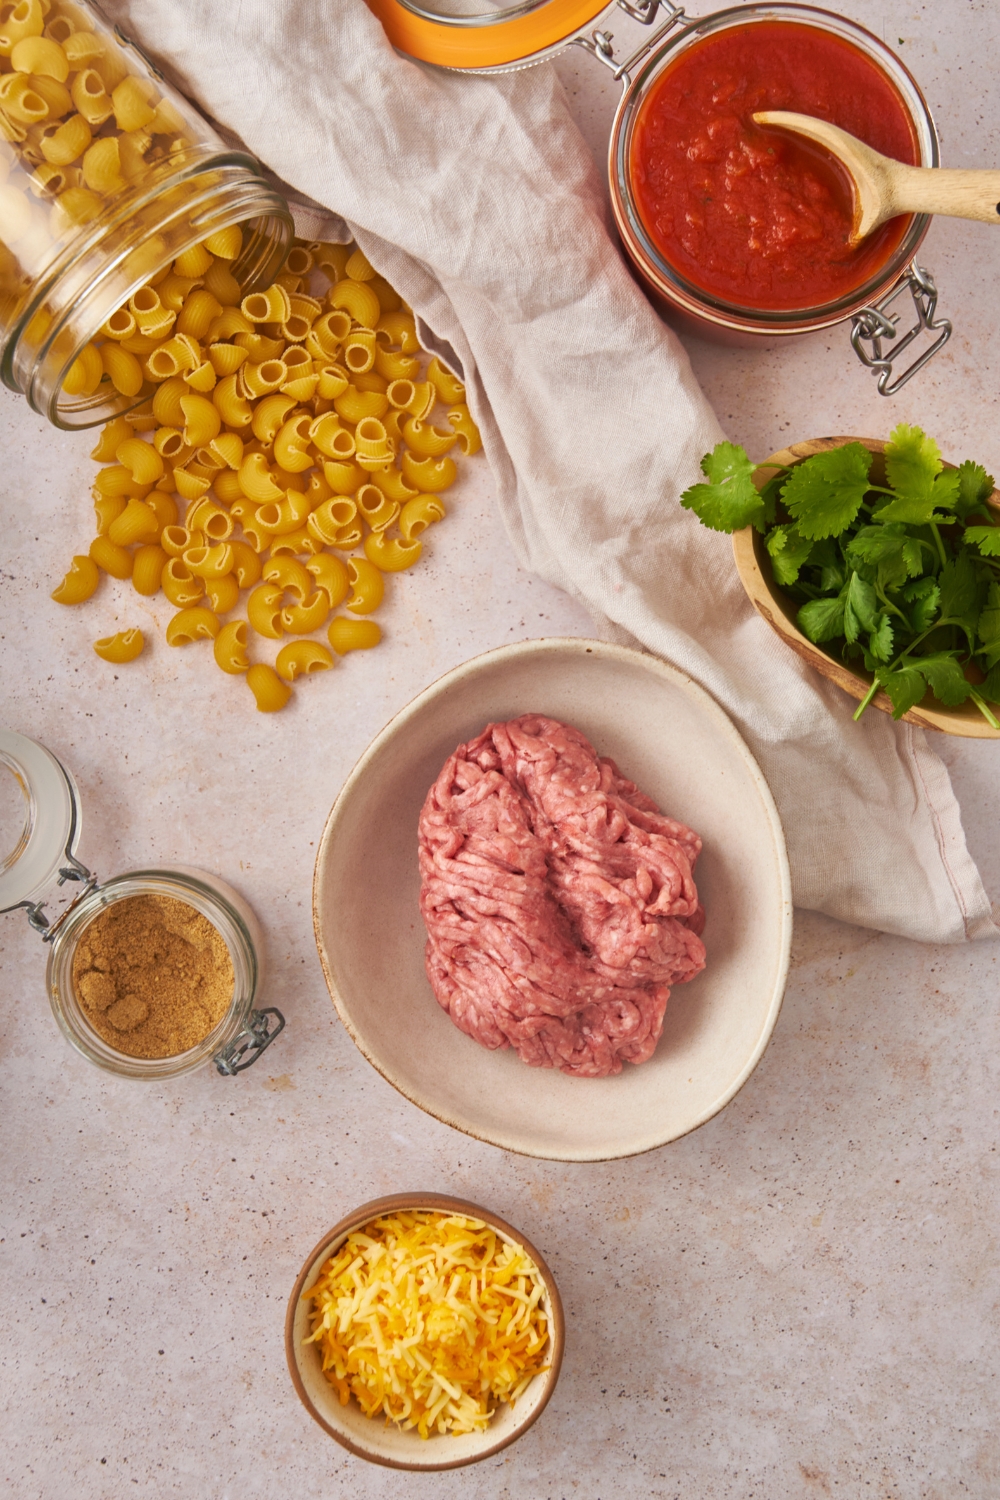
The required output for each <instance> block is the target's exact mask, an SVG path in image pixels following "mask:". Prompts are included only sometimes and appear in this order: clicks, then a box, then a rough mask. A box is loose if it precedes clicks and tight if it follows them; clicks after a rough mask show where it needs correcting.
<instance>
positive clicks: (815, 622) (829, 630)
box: [795, 593, 844, 646]
mask: <svg viewBox="0 0 1000 1500" xmlns="http://www.w3.org/2000/svg"><path fill="white" fill-rule="evenodd" d="M795 618H796V620H797V622H798V626H799V629H800V630H801V631H802V634H803V635H807V636H808V637H809V639H810V640H811V641H812V642H813V644H814V645H816V646H818V645H819V644H820V643H821V642H822V641H832V640H833V639H834V637H836V636H838V635H843V633H844V596H843V593H841V594H838V596H837V598H836V599H810V600H809V603H808V604H803V606H802V608H801V609H800V610H799V612H798V614H797V615H796V617H795Z"/></svg>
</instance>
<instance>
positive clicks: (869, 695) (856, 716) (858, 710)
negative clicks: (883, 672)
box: [854, 678, 880, 724]
mask: <svg viewBox="0 0 1000 1500" xmlns="http://www.w3.org/2000/svg"><path fill="white" fill-rule="evenodd" d="M879 686H880V683H879V681H878V678H876V679H875V681H874V682H873V683H872V685H871V687H870V688H869V689H868V691H867V693H866V694H865V696H864V697H863V698H862V700H861V702H860V703H859V704H858V706H857V708H856V709H855V711H854V722H855V724H856V723H857V722H858V720H859V719H860V718H861V715H862V714H863V713H864V711H865V709H866V708H867V707H868V705H869V703H870V702H871V701H872V699H873V698H874V696H875V694H876V693H877V692H878V690H879Z"/></svg>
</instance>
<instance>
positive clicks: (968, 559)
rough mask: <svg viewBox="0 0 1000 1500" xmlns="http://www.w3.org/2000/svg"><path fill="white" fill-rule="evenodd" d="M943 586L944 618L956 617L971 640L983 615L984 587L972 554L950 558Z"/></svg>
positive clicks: (941, 581)
mask: <svg viewBox="0 0 1000 1500" xmlns="http://www.w3.org/2000/svg"><path fill="white" fill-rule="evenodd" d="M938 583H939V585H940V588H941V618H942V619H943V620H953V621H954V622H955V623H956V624H957V625H959V626H961V628H962V629H963V630H964V631H965V633H966V635H967V636H968V637H969V640H970V643H972V638H973V636H974V635H975V631H976V621H977V619H978V617H979V605H980V594H981V588H980V584H979V580H978V579H977V577H976V569H975V564H974V563H973V561H972V554H971V553H969V552H965V551H963V552H960V553H959V554H958V556H957V557H950V558H949V559H948V561H947V562H946V563H945V565H944V567H943V568H942V569H941V572H940V574H939V576H938Z"/></svg>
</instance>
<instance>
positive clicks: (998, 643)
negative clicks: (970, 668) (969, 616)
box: [976, 583, 1000, 671]
mask: <svg viewBox="0 0 1000 1500" xmlns="http://www.w3.org/2000/svg"><path fill="white" fill-rule="evenodd" d="M976 634H977V636H978V637H979V641H980V643H981V646H982V652H981V654H982V656H983V657H984V659H985V665H986V666H987V667H988V668H989V669H990V670H991V671H992V669H993V668H994V667H995V666H996V664H997V662H1000V585H998V584H995V583H991V584H990V592H989V598H988V599H987V601H986V607H985V609H983V610H982V611H981V613H980V616H979V621H978V623H977V625H976Z"/></svg>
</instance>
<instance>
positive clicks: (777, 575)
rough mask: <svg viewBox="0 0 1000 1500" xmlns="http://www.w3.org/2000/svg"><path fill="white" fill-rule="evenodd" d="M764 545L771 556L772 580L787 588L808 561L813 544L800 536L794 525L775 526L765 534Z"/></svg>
mask: <svg viewBox="0 0 1000 1500" xmlns="http://www.w3.org/2000/svg"><path fill="white" fill-rule="evenodd" d="M766 545H767V550H768V552H769V553H770V556H771V572H772V573H773V574H774V581H775V583H780V584H781V585H782V587H784V588H787V587H788V585H789V584H792V583H794V582H795V580H796V579H797V578H798V576H799V572H800V570H801V569H802V568H804V567H805V565H806V563H807V562H808V561H809V554H810V553H811V552H812V550H813V546H814V545H815V544H814V543H813V542H811V541H809V540H808V538H806V537H803V536H800V535H799V533H798V531H797V530H796V529H795V527H794V526H775V528H774V529H773V531H769V532H768V534H767V543H766Z"/></svg>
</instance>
